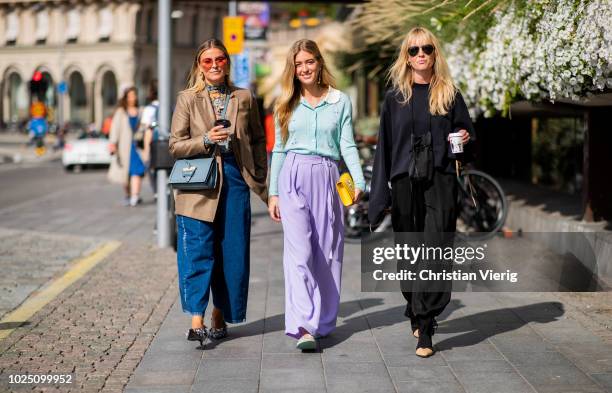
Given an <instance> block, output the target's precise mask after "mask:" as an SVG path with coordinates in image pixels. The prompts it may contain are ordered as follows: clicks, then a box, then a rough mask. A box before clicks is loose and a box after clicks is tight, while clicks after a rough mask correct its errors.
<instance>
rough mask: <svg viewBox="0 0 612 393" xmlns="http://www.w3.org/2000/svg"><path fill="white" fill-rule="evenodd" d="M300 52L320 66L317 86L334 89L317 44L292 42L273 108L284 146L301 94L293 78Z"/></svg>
mask: <svg viewBox="0 0 612 393" xmlns="http://www.w3.org/2000/svg"><path fill="white" fill-rule="evenodd" d="M300 51H305V52H308V53H310V54H312V55H313V56H314V58H315V59H316V60H317V62H318V63H319V64H320V65H321V68H320V70H319V74H318V75H317V81H318V83H319V85H321V87H323V88H326V87H330V86H331V87H336V84H335V82H334V77H333V76H332V74H331V73H330V72H329V69H328V68H327V66H326V65H325V59H323V56H322V55H321V51H320V50H319V47H318V46H317V44H316V43H315V42H314V41H311V40H307V39H302V40H298V41H296V42H294V43H293V45H291V48H290V49H289V52H288V53H287V61H286V62H285V69H284V70H283V74H282V76H281V95H280V97H278V100H277V101H276V105H275V107H274V112H275V118H276V120H277V121H278V124H279V125H280V129H281V141H282V143H283V144H285V143H286V142H287V139H289V120H290V119H291V115H292V114H293V111H294V110H295V107H296V106H297V104H298V103H299V101H300V96H301V94H302V89H301V87H300V81H299V80H298V78H297V77H296V76H295V57H296V56H297V54H298V53H299V52H300Z"/></svg>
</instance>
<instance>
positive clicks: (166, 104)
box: [157, 0, 172, 248]
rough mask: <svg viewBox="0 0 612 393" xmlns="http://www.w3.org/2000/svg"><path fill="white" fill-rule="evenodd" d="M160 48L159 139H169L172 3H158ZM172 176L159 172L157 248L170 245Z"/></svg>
mask: <svg viewBox="0 0 612 393" xmlns="http://www.w3.org/2000/svg"><path fill="white" fill-rule="evenodd" d="M158 4H159V7H158V26H159V31H158V47H157V48H158V49H157V70H158V71H157V72H158V78H157V80H158V83H159V85H158V86H159V88H158V89H159V90H158V92H159V113H158V115H159V119H158V120H159V138H160V139H168V130H169V129H170V103H171V98H170V51H171V47H170V43H171V37H170V34H171V32H170V13H171V11H172V0H159V2H158ZM166 195H168V173H167V171H166V170H165V169H158V170H157V246H158V247H160V248H165V247H169V246H170V225H169V222H168V218H169V216H168V198H167V197H166Z"/></svg>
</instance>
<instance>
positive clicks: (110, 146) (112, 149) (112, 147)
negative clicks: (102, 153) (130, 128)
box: [108, 143, 117, 155]
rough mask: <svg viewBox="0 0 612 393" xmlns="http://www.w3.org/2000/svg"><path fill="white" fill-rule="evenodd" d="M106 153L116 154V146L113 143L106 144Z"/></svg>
mask: <svg viewBox="0 0 612 393" xmlns="http://www.w3.org/2000/svg"><path fill="white" fill-rule="evenodd" d="M108 152H109V153H110V154H111V155H113V154H115V153H116V152H117V145H116V144H114V143H109V144H108Z"/></svg>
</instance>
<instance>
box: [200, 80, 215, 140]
mask: <svg viewBox="0 0 612 393" xmlns="http://www.w3.org/2000/svg"><path fill="white" fill-rule="evenodd" d="M197 96H198V99H197V100H196V106H197V109H198V112H199V113H201V114H202V119H203V122H204V127H205V128H206V129H205V130H203V132H204V133H205V132H207V131H208V130H210V129H211V128H213V126H214V124H215V120H216V117H215V111H214V109H213V106H212V103H211V102H210V96H209V95H208V91H206V89H204V90H202V91H200V92H199V93H198V94H197Z"/></svg>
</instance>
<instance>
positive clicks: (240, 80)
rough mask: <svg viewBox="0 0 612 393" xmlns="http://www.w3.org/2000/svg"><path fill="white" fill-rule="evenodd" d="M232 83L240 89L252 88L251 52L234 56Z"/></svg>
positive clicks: (247, 51)
mask: <svg viewBox="0 0 612 393" xmlns="http://www.w3.org/2000/svg"><path fill="white" fill-rule="evenodd" d="M232 82H234V85H236V86H238V87H242V88H245V89H248V88H250V87H251V67H250V58H249V50H248V49H245V50H244V51H243V52H242V53H241V54H239V55H234V56H232Z"/></svg>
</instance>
